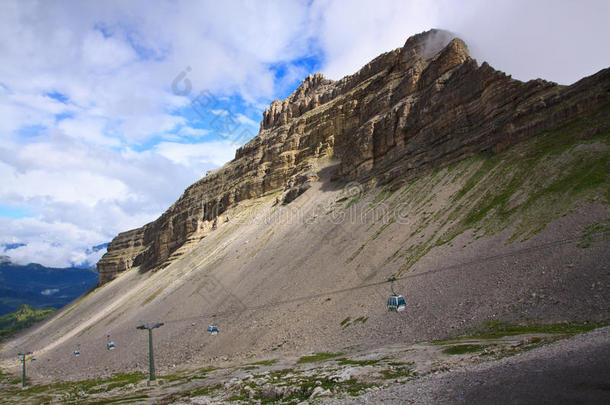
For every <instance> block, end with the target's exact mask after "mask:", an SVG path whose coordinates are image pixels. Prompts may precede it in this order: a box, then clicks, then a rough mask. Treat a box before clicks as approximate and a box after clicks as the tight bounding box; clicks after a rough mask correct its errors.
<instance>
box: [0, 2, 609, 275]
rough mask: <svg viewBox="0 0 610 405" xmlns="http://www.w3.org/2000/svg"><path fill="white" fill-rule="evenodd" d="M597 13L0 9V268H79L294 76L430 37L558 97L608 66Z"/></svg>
mask: <svg viewBox="0 0 610 405" xmlns="http://www.w3.org/2000/svg"><path fill="white" fill-rule="evenodd" d="M608 15H610V2H608V1H606V0H599V1H597V0H583V1H569V0H563V1H562V0H554V1H547V0H539V1H536V0H529V1H521V0H511V1H502V0H497V1H484V0H462V1H449V0H438V1H430V0H426V1H406V0H405V1H398V0H397V1H389V0H373V1H364V0H351V1H347V0H337V1H330V0H310V1H286V0H284V1H280V0H278V1H224V2H219V1H180V0H172V1H163V0H160V1H155V2H149V1H112V0H107V1H68V0H66V1H52V0H50V1H30V0H15V1H12V0H3V1H0V255H7V256H10V258H11V260H12V261H14V262H17V263H24V264H25V263H29V262H36V263H41V264H43V265H46V266H54V267H68V266H86V265H92V264H94V263H95V262H96V261H97V260H98V259H99V258H100V257H101V255H102V254H103V253H104V252H105V248H104V244H105V243H107V242H109V241H110V240H111V239H112V238H113V237H114V236H115V235H116V234H117V233H119V232H123V231H126V230H129V229H133V228H136V227H139V226H142V225H144V224H145V223H147V222H150V221H152V220H154V219H155V218H157V217H158V216H159V215H160V214H161V213H162V212H163V211H164V210H165V209H167V208H168V207H169V206H170V205H171V204H172V203H173V202H174V201H175V200H176V199H177V198H179V196H180V195H181V193H182V192H183V191H184V189H185V188H186V187H187V186H189V185H190V184H192V183H193V182H195V181H196V180H198V179H199V178H201V177H202V176H203V175H204V174H205V172H206V171H208V170H212V169H214V168H217V167H219V166H221V165H222V164H223V163H225V162H227V161H229V160H231V159H232V158H233V157H234V153H235V150H236V148H238V147H239V146H240V145H242V144H244V143H245V142H247V141H248V140H249V139H251V138H252V137H253V136H255V135H256V134H257V132H258V128H259V122H260V119H261V116H262V112H263V111H264V109H265V107H266V106H268V105H269V103H270V102H271V101H272V100H274V99H283V98H285V97H287V96H288V95H289V94H290V93H291V92H292V91H294V89H296V87H298V85H299V84H300V83H301V81H302V80H303V79H304V78H305V77H306V76H307V75H308V74H312V73H315V72H321V73H323V74H324V75H325V76H326V77H328V78H330V79H340V78H341V77H343V76H345V75H348V74H352V73H355V72H356V71H357V70H358V69H359V68H360V67H362V66H363V65H364V64H366V63H367V62H368V61H369V60H371V59H373V58H374V57H375V56H377V55H379V54H381V53H383V52H386V51H389V50H392V49H395V48H398V47H400V46H402V45H403V44H404V42H405V41H406V39H407V38H408V37H409V36H410V35H413V34H416V33H419V32H422V31H425V30H428V29H430V28H444V29H447V30H450V31H452V32H454V33H455V34H456V35H457V36H459V37H461V38H462V39H464V40H465V41H466V42H467V44H468V46H469V49H470V51H471V55H472V56H473V57H474V58H476V59H477V60H478V61H479V63H482V62H483V61H488V62H489V63H490V64H491V65H492V66H493V67H495V68H497V69H500V70H503V71H505V72H507V73H508V74H511V75H512V76H513V77H514V78H517V79H520V80H530V79H535V78H538V77H541V78H544V79H547V80H552V81H555V82H558V83H561V84H571V83H573V82H575V81H577V80H578V79H579V78H581V77H583V76H587V75H590V74H593V73H595V72H597V71H599V70H600V69H603V68H606V67H609V66H610V51H609V49H610V48H609V47H608V44H607V39H608V38H610V28H609V26H610V24H608V23H607V18H608Z"/></svg>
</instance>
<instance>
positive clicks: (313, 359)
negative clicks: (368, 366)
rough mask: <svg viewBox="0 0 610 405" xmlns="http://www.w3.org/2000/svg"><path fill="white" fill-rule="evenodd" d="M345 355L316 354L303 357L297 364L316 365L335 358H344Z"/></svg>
mask: <svg viewBox="0 0 610 405" xmlns="http://www.w3.org/2000/svg"><path fill="white" fill-rule="evenodd" d="M342 355H343V353H324V352H321V353H314V354H312V355H310V356H303V357H301V358H300V359H299V360H298V361H297V364H305V363H316V362H319V361H324V360H329V359H333V358H335V357H339V356H342Z"/></svg>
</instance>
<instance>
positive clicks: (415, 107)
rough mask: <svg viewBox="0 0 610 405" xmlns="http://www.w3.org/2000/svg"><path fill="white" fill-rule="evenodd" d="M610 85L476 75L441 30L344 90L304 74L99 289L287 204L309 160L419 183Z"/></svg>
mask: <svg viewBox="0 0 610 405" xmlns="http://www.w3.org/2000/svg"><path fill="white" fill-rule="evenodd" d="M609 82H610V71H609V70H608V69H606V70H603V71H601V72H599V73H597V74H596V75H593V76H591V77H590V78H587V79H583V80H581V81H579V82H577V83H575V84H573V85H572V86H569V87H564V86H559V85H557V84H554V83H551V82H546V81H544V80H540V79H538V80H532V81H529V82H526V83H523V82H520V81H517V80H514V79H511V78H510V77H509V76H506V75H505V74H504V73H502V72H499V71H496V70H494V69H493V68H492V67H491V66H489V65H488V64H487V63H486V62H484V63H483V64H482V65H481V66H478V64H477V62H476V61H475V60H473V59H471V58H470V56H469V54H468V49H467V47H466V44H465V43H464V42H463V41H462V40H460V39H458V38H454V37H453V35H452V34H451V33H449V32H446V31H442V30H430V31H427V32H424V33H421V34H418V35H415V36H413V37H411V38H409V39H408V40H407V41H406V43H405V45H404V46H403V47H402V48H398V49H396V50H394V51H390V52H387V53H384V54H382V55H380V56H379V57H377V58H375V59H374V60H372V61H371V62H370V63H368V64H367V65H365V66H364V67H363V68H362V69H360V70H359V71H358V72H357V73H355V74H354V75H350V76H346V77H345V78H343V79H341V80H338V81H335V82H333V81H330V80H327V79H325V78H324V77H323V76H322V75H320V74H316V75H313V76H311V75H310V76H308V77H307V78H306V79H305V80H304V81H303V83H302V84H301V85H300V86H299V87H298V88H297V89H296V90H295V91H294V92H293V93H292V94H291V95H290V96H288V97H287V98H286V99H285V100H283V101H279V100H276V101H274V102H272V103H271V106H270V107H269V108H268V109H267V110H265V112H264V113H263V119H262V121H261V129H260V132H259V134H258V135H257V136H256V137H255V138H253V139H252V140H251V141H249V142H248V143H246V144H245V145H244V146H242V147H241V148H239V149H238V150H237V151H236V153H235V159H234V160H232V161H231V162H229V163H227V164H225V165H224V166H223V167H221V168H220V169H218V170H216V171H215V172H214V173H212V174H210V175H208V176H206V177H204V178H202V179H201V180H199V181H197V182H195V183H194V184H193V185H191V186H189V187H188V188H187V189H186V190H185V192H184V193H183V195H182V196H181V197H180V198H179V199H178V200H177V201H176V202H175V203H174V204H173V205H172V206H171V207H170V208H169V209H168V210H167V211H166V212H165V213H163V214H162V215H161V217H159V218H158V219H157V220H155V221H153V222H151V223H149V224H146V225H144V226H143V227H141V228H138V229H134V230H131V231H127V232H124V233H121V234H120V235H118V236H117V237H115V238H114V239H113V241H112V242H111V243H110V244H109V246H108V251H107V253H106V254H105V255H104V256H103V257H102V259H101V260H100V261H99V262H98V265H97V267H98V272H99V281H100V283H102V284H103V283H105V282H108V281H110V280H111V279H113V278H114V277H115V276H116V275H117V274H119V273H120V272H122V271H125V270H128V269H129V268H132V267H138V268H140V270H142V271H146V270H150V269H153V268H159V267H164V266H166V265H168V264H169V263H170V262H171V261H172V260H173V259H175V258H176V257H178V256H179V255H181V254H183V253H184V252H185V251H187V250H188V249H189V246H192V245H193V244H194V243H196V242H197V241H198V240H201V239H202V238H204V237H205V236H206V235H209V233H210V232H212V231H213V230H214V229H215V226H216V223H217V222H218V221H219V220H222V218H221V216H222V214H223V213H224V212H225V211H226V210H227V209H228V208H229V207H232V206H235V205H236V204H238V203H239V202H240V201H243V200H245V199H253V198H258V197H260V196H263V195H267V194H269V193H273V192H276V191H278V190H281V191H282V192H283V195H282V196H280V197H278V198H279V199H280V200H281V201H282V202H285V203H289V202H290V201H292V200H293V199H294V198H296V197H297V196H298V195H300V194H302V193H303V192H304V191H305V190H307V188H308V187H309V183H310V181H311V180H312V179H314V180H315V174H313V173H312V160H315V159H319V158H320V157H322V156H329V157H332V158H333V159H337V160H338V161H339V167H338V169H337V171H336V173H335V175H334V178H344V179H348V180H362V179H365V178H367V177H368V178H370V177H371V176H378V177H379V178H380V179H381V182H382V183H389V182H392V181H393V180H394V179H397V178H398V177H401V178H403V181H406V180H409V179H415V178H417V177H418V176H419V175H420V173H422V172H423V171H425V170H428V169H429V168H431V167H442V166H447V165H450V164H452V163H455V162H457V161H459V160H461V159H464V158H466V157H469V156H472V155H474V154H475V153H487V152H489V153H497V152H499V151H501V150H503V149H505V148H507V147H508V146H510V145H513V144H515V143H518V142H519V141H521V140H523V139H527V138H528V137H531V136H534V135H535V134H536V133H539V132H542V131H544V130H546V129H549V128H553V127H557V126H559V125H561V124H562V123H565V122H568V121H570V120H572V119H575V118H578V117H579V116H581V115H582V114H584V113H586V112H588V111H590V110H592V109H595V108H599V107H600V106H601V105H603V104H604V103H607V102H608V100H610V97H609V96H608V88H609V87H610V85H609V84H608V83H609ZM456 135H457V136H456Z"/></svg>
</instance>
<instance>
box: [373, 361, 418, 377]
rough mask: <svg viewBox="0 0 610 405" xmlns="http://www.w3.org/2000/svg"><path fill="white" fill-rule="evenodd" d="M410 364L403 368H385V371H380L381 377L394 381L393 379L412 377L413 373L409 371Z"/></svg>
mask: <svg viewBox="0 0 610 405" xmlns="http://www.w3.org/2000/svg"><path fill="white" fill-rule="evenodd" d="M411 365H412V364H411V363H408V364H407V365H405V366H398V367H393V366H391V367H390V368H386V369H385V370H381V375H382V376H383V378H385V379H388V380H389V379H395V378H404V377H413V376H414V375H415V373H414V372H413V370H412V369H411Z"/></svg>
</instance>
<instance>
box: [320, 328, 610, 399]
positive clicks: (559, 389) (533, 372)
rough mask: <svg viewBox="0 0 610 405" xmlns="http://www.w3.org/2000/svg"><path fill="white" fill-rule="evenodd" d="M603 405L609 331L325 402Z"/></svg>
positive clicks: (608, 389) (609, 392)
mask: <svg viewBox="0 0 610 405" xmlns="http://www.w3.org/2000/svg"><path fill="white" fill-rule="evenodd" d="M346 402H347V403H358V404H360V403H384V404H470V405H472V404H491V403H503V404H543V403H546V404H576V403H582V404H608V403H610V328H603V329H600V330H597V331H594V332H591V333H588V334H585V335H578V336H575V337H574V338H571V339H567V340H562V341H559V342H557V343H554V344H551V345H548V346H543V347H540V348H538V349H534V350H532V351H530V352H526V353H523V354H520V355H517V356H514V357H509V358H505V359H502V360H498V361H494V362H491V363H484V364H479V365H472V366H467V367H465V368H463V369H459V370H454V371H450V372H447V373H444V374H439V375H429V376H427V377H424V378H422V379H419V380H415V381H412V382H408V383H406V384H404V385H392V386H390V387H388V388H385V389H382V390H380V391H376V392H370V393H367V394H365V395H362V396H360V397H358V398H354V399H350V400H348V401H346V400H340V401H338V400H327V401H325V403H346Z"/></svg>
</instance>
